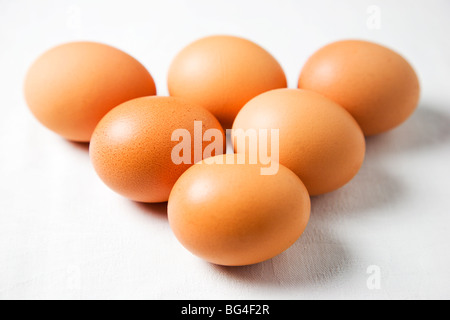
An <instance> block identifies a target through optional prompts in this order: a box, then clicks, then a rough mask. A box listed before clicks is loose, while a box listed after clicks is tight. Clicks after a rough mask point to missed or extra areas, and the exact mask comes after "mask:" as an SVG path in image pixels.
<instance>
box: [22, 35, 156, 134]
mask: <svg viewBox="0 0 450 320" xmlns="http://www.w3.org/2000/svg"><path fill="white" fill-rule="evenodd" d="M155 94H156V88H155V83H154V82H153V78H152V76H151V75H150V73H149V72H148V71H147V70H146V69H145V68H144V66H143V65H142V64H140V63H139V62H138V61H137V60H135V59H134V58H133V57H131V56H129V55H128V54H126V53H124V52H122V51H120V50H118V49H116V48H113V47H110V46H108V45H104V44H100V43H94V42H73V43H67V44H63V45H60V46H58V47H56V48H53V49H51V50H49V51H47V52H46V53H44V54H43V55H42V56H41V57H40V58H39V59H37V61H36V62H34V64H33V65H32V66H31V67H30V69H29V71H28V74H27V77H26V80H25V97H26V100H27V103H28V106H29V108H30V110H31V111H32V113H33V114H34V115H35V117H36V118H37V119H38V120H39V121H40V122H41V123H42V124H43V125H45V126H46V127H47V128H49V129H50V130H52V131H54V132H56V133H57V134H59V135H61V136H63V137H64V138H66V139H68V140H73V141H79V142H88V141H89V140H90V139H91V135H92V132H93V131H94V129H95V126H96V125H97V123H98V122H99V121H100V119H101V118H102V117H103V116H104V115H105V114H106V113H108V111H110V110H111V109H112V108H114V107H116V106H117V105H119V104H121V103H123V102H125V101H128V100H131V99H134V98H138V97H143V96H150V95H155Z"/></svg>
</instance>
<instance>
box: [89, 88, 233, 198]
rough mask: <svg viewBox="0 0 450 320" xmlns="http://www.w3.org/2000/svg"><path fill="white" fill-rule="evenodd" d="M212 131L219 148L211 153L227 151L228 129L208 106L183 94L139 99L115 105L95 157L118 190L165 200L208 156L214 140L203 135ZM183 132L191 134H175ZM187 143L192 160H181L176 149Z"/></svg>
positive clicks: (96, 137)
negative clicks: (179, 135)
mask: <svg viewBox="0 0 450 320" xmlns="http://www.w3.org/2000/svg"><path fill="white" fill-rule="evenodd" d="M194 121H197V122H196V123H194ZM209 129H211V131H213V130H212V129H215V130H214V131H215V132H217V134H218V135H219V137H216V138H217V139H218V140H217V141H218V145H219V147H218V150H217V149H216V151H217V152H215V151H214V150H213V152H212V153H211V155H216V154H222V153H224V152H225V135H224V132H223V129H222V128H221V126H220V124H219V122H218V121H217V119H216V118H215V117H214V116H213V115H212V114H211V113H210V112H209V111H207V110H206V109H204V108H202V107H199V106H196V105H193V104H191V103H187V102H185V101H183V100H180V99H177V98H170V97H144V98H138V99H135V100H131V101H128V102H126V103H124V104H122V105H120V106H118V107H116V108H114V109H113V110H112V111H110V112H109V113H108V114H107V115H106V116H105V117H104V118H103V119H102V120H101V121H100V123H99V124H98V126H97V128H96V129H95V132H94V134H93V136H92V141H91V145H90V156H91V160H92V163H93V165H94V167H95V170H96V171H97V173H98V175H99V176H100V178H101V179H102V180H103V181H104V182H105V183H106V185H108V186H109V187H110V188H111V189H113V190H114V191H116V192H117V193H119V194H121V195H123V196H124V197H126V198H129V199H131V200H134V201H138V202H165V201H167V200H168V198H169V193H170V190H171V189H172V187H173V185H174V183H175V181H176V180H177V179H178V177H179V176H180V175H181V174H182V173H183V172H184V171H185V170H187V169H188V168H189V167H190V166H191V165H192V164H193V163H195V162H197V161H196V160H197V159H198V160H201V159H203V155H204V153H203V152H204V151H205V149H206V148H207V147H208V146H209V145H211V143H213V142H211V143H210V142H207V141H206V139H203V137H204V134H206V133H207V132H210V131H208V130H209ZM180 130H181V131H182V132H185V133H186V134H187V136H185V137H183V139H181V138H180V139H178V140H177V139H174V132H175V133H176V132H178V131H180ZM175 138H177V137H175ZM204 140H205V141H204ZM180 141H181V142H180ZM183 142H184V143H187V145H188V147H189V149H190V150H188V149H185V150H184V152H188V151H189V152H188V153H186V154H183V155H184V156H187V160H186V161H184V162H176V161H175V158H174V154H173V151H174V150H177V149H176V146H177V145H179V144H180V143H183ZM197 146H199V147H200V151H199V152H198V153H196V148H197ZM197 149H198V148H197ZM178 153H180V154H181V153H182V152H176V155H178ZM194 161H195V162H194Z"/></svg>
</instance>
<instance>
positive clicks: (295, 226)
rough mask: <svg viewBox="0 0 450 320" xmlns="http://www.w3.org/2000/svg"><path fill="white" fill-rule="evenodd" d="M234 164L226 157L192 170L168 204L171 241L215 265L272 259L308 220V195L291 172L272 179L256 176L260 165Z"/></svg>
mask: <svg viewBox="0 0 450 320" xmlns="http://www.w3.org/2000/svg"><path fill="white" fill-rule="evenodd" d="M219 161H221V162H222V164H220V163H219ZM233 163H234V164H233ZM237 163H238V162H237V158H236V155H233V154H227V155H222V156H217V157H215V158H210V159H208V161H207V160H204V161H202V162H201V163H199V164H196V165H194V166H193V167H191V168H190V169H189V170H187V171H186V172H185V173H184V174H183V175H182V176H181V177H180V179H179V180H178V181H177V183H176V184H175V186H174V188H173V190H172V192H171V194H170V198H169V204H168V216H169V222H170V226H171V228H172V230H173V232H174V234H175V236H176V237H177V238H178V240H179V241H180V242H181V244H183V245H184V246H185V247H186V248H187V249H188V250H189V251H191V252H192V253H193V254H195V255H197V256H198V257H201V258H202V259H204V260H206V261H209V262H211V263H214V264H219V265H226V266H241V265H249V264H255V263H258V262H262V261H265V260H267V259H271V258H273V257H274V256H276V255H278V254H280V253H282V252H283V251H285V250H286V249H288V248H289V247H290V246H291V245H292V244H293V243H294V242H295V241H296V240H297V239H298V238H299V237H300V236H301V234H302V233H303V231H304V230H305V228H306V226H307V224H308V220H309V217H310V199H309V196H308V192H307V191H306V188H305V186H304V185H303V183H302V182H301V181H300V179H299V178H298V177H297V176H296V175H295V174H294V173H293V172H292V171H290V170H289V169H287V168H286V167H284V166H280V167H279V170H278V172H277V173H276V174H274V175H261V170H260V169H261V165H257V164H254V165H253V164H248V163H247V164H237Z"/></svg>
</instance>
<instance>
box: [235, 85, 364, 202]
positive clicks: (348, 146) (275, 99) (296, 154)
mask: <svg viewBox="0 0 450 320" xmlns="http://www.w3.org/2000/svg"><path fill="white" fill-rule="evenodd" d="M239 129H240V130H241V131H242V132H245V133H246V134H247V133H248V136H249V137H250V136H251V134H252V133H254V134H255V135H257V136H258V140H259V142H258V143H257V147H258V150H259V152H260V150H261V147H262V146H264V145H265V144H266V143H265V142H264V143H263V144H261V142H260V141H261V136H260V134H261V132H263V133H264V130H265V132H267V136H269V138H268V139H267V143H271V146H270V148H269V149H270V151H271V156H272V157H273V153H274V152H277V154H278V157H279V162H280V163H281V164H282V165H285V166H286V167H288V168H289V169H291V170H292V171H294V172H295V173H296V174H297V175H298V176H299V177H300V179H301V180H302V181H303V183H304V184H305V186H306V188H307V189H308V191H309V193H310V195H320V194H323V193H327V192H331V191H334V190H336V189H338V188H340V187H342V186H343V185H345V184H346V183H348V182H349V181H350V180H351V179H352V178H353V177H354V176H355V175H356V174H357V172H358V171H359V169H360V167H361V165H362V163H363V160H364V154H365V139H364V135H363V133H362V131H361V129H360V127H359V126H358V124H357V123H356V121H355V119H353V117H352V116H351V115H350V114H349V113H348V112H347V111H346V110H345V109H344V108H342V107H340V106H339V105H338V104H336V103H335V102H333V101H331V100H329V99H327V98H325V97H324V96H322V95H320V94H318V93H315V92H311V91H306V90H299V89H279V90H273V91H270V92H266V93H263V94H262V95H259V96H258V97H256V98H254V99H252V100H251V101H250V102H249V103H247V104H246V105H245V106H244V108H242V110H241V111H240V112H239V114H238V116H237V117H236V120H235V122H234V125H233V135H232V140H233V144H234V149H235V151H236V152H237V153H243V154H247V157H250V156H251V150H252V149H251V145H250V144H251V142H250V141H251V139H246V140H243V139H241V140H239V139H237V137H236V135H237V132H238V130H239ZM249 130H250V131H249ZM260 130H263V131H260ZM269 130H270V131H269ZM272 130H275V131H276V132H278V137H279V140H275V142H277V141H279V144H277V145H275V144H274V143H273V141H272V138H271V136H272V133H271V131H272ZM255 132H256V133H255ZM254 150H255V151H253V152H256V149H254Z"/></svg>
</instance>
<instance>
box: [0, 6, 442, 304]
mask: <svg viewBox="0 0 450 320" xmlns="http://www.w3.org/2000/svg"><path fill="white" fill-rule="evenodd" d="M371 5H376V6H378V8H379V9H380V10H381V11H380V12H381V20H380V22H381V29H372V28H369V27H368V26H367V21H368V19H369V18H370V15H369V14H368V11H367V10H368V8H369V6H371ZM449 13H450V2H449V1H446V0H440V1H439V0H430V1H422V0H414V1H413V0H397V1H388V0H384V1H381V0H371V1H366V0H351V1H350V0H348V1H332V0H328V1H302V0H293V1H287V0H281V1H279V0H277V1H275V0H274V1H261V0H255V1H253V0H226V1H225V0H220V1H209V0H193V1H167V0H164V1H134V0H128V1H90V0H89V1H88V0H85V1H60V0H58V1H44V0H42V1H31V0H29V1H24V0H0V92H1V94H0V98H1V102H0V110H1V113H0V150H1V151H0V152H1V153H0V298H2V299H22V298H25V299H45V298H57V299H119V298H125V299H134V298H136V299H171V298H176V299H214V298H217V299H327V298H333V299H349V298H356V299H414V298H419V299H420V298H422V299H429V298H438V299H439V298H446V299H448V298H450V275H449V270H450V227H449V225H450V42H449V41H448V39H449V38H448V35H449V33H450V20H449V19H448V15H449ZM217 33H219V34H234V35H239V36H244V37H247V38H249V39H252V40H254V41H255V42H257V43H259V44H261V45H262V46H264V47H265V48H267V49H268V50H269V51H270V52H271V53H272V54H273V55H274V56H275V57H276V58H277V59H278V60H279V61H280V63H281V64H282V66H283V67H284V69H285V71H286V73H287V76H288V79H289V85H290V87H295V85H296V82H297V77H298V75H299V72H300V70H301V67H302V65H303V63H304V62H305V60H306V58H307V57H308V56H309V55H310V54H311V53H312V52H314V51H315V50H316V49H318V48H319V47H320V46H322V45H324V44H326V43H328V42H331V41H334V40H338V39H344V38H362V39H368V40H373V41H376V42H380V43H382V44H385V45H387V46H390V47H392V48H394V49H396V50H397V51H399V52H401V53H402V54H403V55H404V56H406V57H407V58H408V59H409V60H410V62H411V63H412V64H413V65H414V67H415V68H416V69H417V71H418V73H419V76H420V79H421V82H422V86H423V92H422V99H421V103H420V107H419V109H418V111H417V112H416V113H415V114H414V115H413V116H412V118H411V119H410V120H409V121H408V122H407V123H405V124H404V125H402V126H401V127H400V128H398V129H396V130H394V131H392V132H390V133H388V134H385V135H381V136H378V137H374V138H370V139H368V141H367V143H368V144H367V159H366V161H365V164H364V166H363V168H362V170H361V172H360V173H359V175H358V176H357V177H356V178H355V179H354V180H353V181H352V182H351V183H350V184H349V185H347V186H346V187H344V188H342V189H341V190H339V191H336V192H334V193H331V194H328V195H324V196H320V197H317V198H314V199H313V201H312V203H313V212H312V218H311V222H310V225H309V227H308V229H307V231H306V233H305V234H304V236H303V237H302V238H301V239H300V240H299V241H298V242H297V243H296V244H295V245H294V246H293V247H292V248H290V249H289V250H288V251H287V252H285V253H283V254H281V255H280V256H278V257H276V258H274V259H273V260H271V261H267V262H264V263H261V264H258V265H255V266H249V267H241V268H225V267H218V266H213V265H210V264H208V263H206V262H203V261H201V260H199V259H197V258H196V257H194V256H192V255H191V254H190V253H189V252H187V251H186V250H185V249H184V248H183V247H182V246H181V245H180V244H179V243H178V242H177V241H176V239H175V237H174V236H173V235H172V233H171V231H170V228H169V225H168V222H167V218H166V214H165V207H164V205H142V204H136V203H133V202H130V201H127V200H126V199H123V198H121V197H120V196H118V195H116V194H114V193H113V192H112V191H110V190H109V189H108V188H107V187H106V186H105V185H104V184H103V183H102V182H101V181H100V180H99V178H97V176H96V174H95V172H94V171H93V168H92V167H91V165H90V162H89V157H88V150H87V147H85V146H83V145H79V144H74V143H70V142H66V141H64V140H62V139H61V138H59V137H57V136H56V135H54V134H53V133H51V132H49V131H48V130H46V129H44V128H43V127H42V126H41V125H40V124H38V122H37V121H36V120H35V119H34V118H33V117H32V116H31V114H30V112H29V111H28V109H27V107H26V105H25V102H24V99H23V94H22V85H23V80H24V74H25V72H26V70H27V68H28V67H29V65H30V64H31V63H32V61H33V60H34V59H35V58H36V57H37V56H38V55H39V54H41V53H42V52H44V51H45V50H47V49H49V48H50V47H52V46H54V45H57V44H60V43H62V42H67V41H72V40H82V39H83V40H94V41H100V42H104V43H108V44H111V45H114V46H116V47H118V48H121V49H123V50H125V51H126V52H128V53H130V54H132V55H133V56H134V57H136V58H137V59H138V60H140V61H141V62H142V63H143V64H144V65H145V66H146V67H147V68H148V69H149V70H150V72H151V73H152V75H153V76H154V78H155V80H156V82H157V86H158V90H159V94H161V95H166V94H167V88H166V73H167V70H168V67H169V64H170V62H171V59H172V58H173V57H174V55H175V54H176V53H177V52H178V51H179V50H180V49H181V48H183V47H184V46H185V45H187V44H188V43H190V42H191V41H193V40H195V39H197V38H200V37H202V36H205V35H210V34H217ZM372 265H375V266H378V267H380V268H381V288H380V289H379V290H369V289H368V287H367V284H366V282H367V279H368V277H369V275H368V274H367V272H366V271H367V268H368V267H369V266H372Z"/></svg>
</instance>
